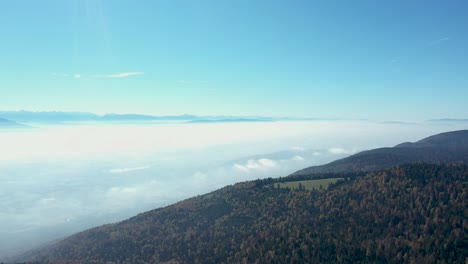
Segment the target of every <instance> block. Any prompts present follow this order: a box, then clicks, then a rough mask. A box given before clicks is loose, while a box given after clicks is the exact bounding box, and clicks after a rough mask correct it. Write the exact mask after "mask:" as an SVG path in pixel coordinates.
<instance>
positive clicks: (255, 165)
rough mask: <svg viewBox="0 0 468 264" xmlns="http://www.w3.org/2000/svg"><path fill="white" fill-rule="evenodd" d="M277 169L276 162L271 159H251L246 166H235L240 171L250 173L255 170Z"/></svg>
mask: <svg viewBox="0 0 468 264" xmlns="http://www.w3.org/2000/svg"><path fill="white" fill-rule="evenodd" d="M274 167H276V161H274V160H271V159H264V158H262V159H256V160H255V159H250V160H248V161H247V162H246V163H245V164H238V163H236V164H234V168H235V169H236V170H238V171H242V172H246V173H249V172H251V171H253V170H269V169H272V168H274Z"/></svg>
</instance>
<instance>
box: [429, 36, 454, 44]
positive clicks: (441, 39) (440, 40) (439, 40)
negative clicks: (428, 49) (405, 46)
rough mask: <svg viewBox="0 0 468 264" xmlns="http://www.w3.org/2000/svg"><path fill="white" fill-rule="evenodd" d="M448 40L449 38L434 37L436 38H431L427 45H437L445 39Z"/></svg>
mask: <svg viewBox="0 0 468 264" xmlns="http://www.w3.org/2000/svg"><path fill="white" fill-rule="evenodd" d="M448 40H450V39H449V38H440V39H436V40H433V41H431V42H429V46H435V45H439V44H441V43H443V42H445V41H448Z"/></svg>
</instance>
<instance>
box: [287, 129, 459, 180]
mask: <svg viewBox="0 0 468 264" xmlns="http://www.w3.org/2000/svg"><path fill="white" fill-rule="evenodd" d="M415 162H427V163H444V162H468V130H460V131H453V132H446V133H441V134H437V135H434V136H431V137H427V138H425V139H422V140H420V141H418V142H415V143H402V144H399V145H397V146H395V147H393V148H379V149H373V150H368V151H363V152H360V153H357V154H354V155H352V156H349V157H347V158H344V159H340V160H336V161H333V162H331V163H328V164H325V165H321V166H313V167H308V168H305V169H302V170H299V171H297V172H295V173H293V174H292V175H294V176H299V175H311V174H316V173H338V172H351V171H373V170H379V169H385V168H390V167H393V166H396V165H401V164H405V163H415Z"/></svg>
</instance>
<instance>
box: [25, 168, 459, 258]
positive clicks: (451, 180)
mask: <svg viewBox="0 0 468 264" xmlns="http://www.w3.org/2000/svg"><path fill="white" fill-rule="evenodd" d="M467 179H468V167H467V166H466V165H424V164H416V165H405V166H401V167H396V168H392V169H389V170H384V171H380V172H372V173H368V174H367V175H365V176H363V177H358V178H357V179H356V180H355V181H351V182H342V183H340V184H336V185H334V186H332V187H331V188H330V189H329V190H328V191H325V192H318V191H305V190H289V189H282V188H275V187H274V186H275V185H274V183H275V182H276V181H277V180H273V179H267V180H257V181H254V182H246V183H241V184H236V185H234V186H228V187H225V188H223V189H220V190H218V191H215V192H213V193H210V194H206V195H203V196H198V197H194V198H191V199H187V200H185V201H182V202H179V203H177V204H175V205H172V206H168V207H165V208H161V209H157V210H153V211H150V212H146V213H143V214H140V215H138V216H136V217H133V218H131V219H129V220H126V221H123V222H121V223H117V224H111V225H105V226H101V227H97V228H94V229H91V230H88V231H85V232H82V233H79V234H77V235H74V236H72V237H69V238H67V239H65V240H63V241H61V242H59V243H57V244H55V245H52V246H49V247H47V248H45V249H42V250H39V251H35V252H30V253H29V254H27V255H25V256H23V259H21V260H29V261H40V262H45V261H52V263H54V261H55V263H67V262H68V261H79V262H81V263H106V262H108V263H159V262H161V263H352V262H364V263H369V262H385V263H398V262H406V263H409V262H418V263H433V262H435V261H436V260H438V261H440V262H445V263H463V262H464V261H465V260H466V258H468V236H467V234H468V221H467V219H468V210H467V206H468V204H467V201H468V183H467V181H466V180H467Z"/></svg>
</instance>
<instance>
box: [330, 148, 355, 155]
mask: <svg viewBox="0 0 468 264" xmlns="http://www.w3.org/2000/svg"><path fill="white" fill-rule="evenodd" d="M328 152H330V153H331V154H336V155H349V154H353V153H354V151H352V150H347V149H344V148H331V149H329V150H328Z"/></svg>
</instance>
